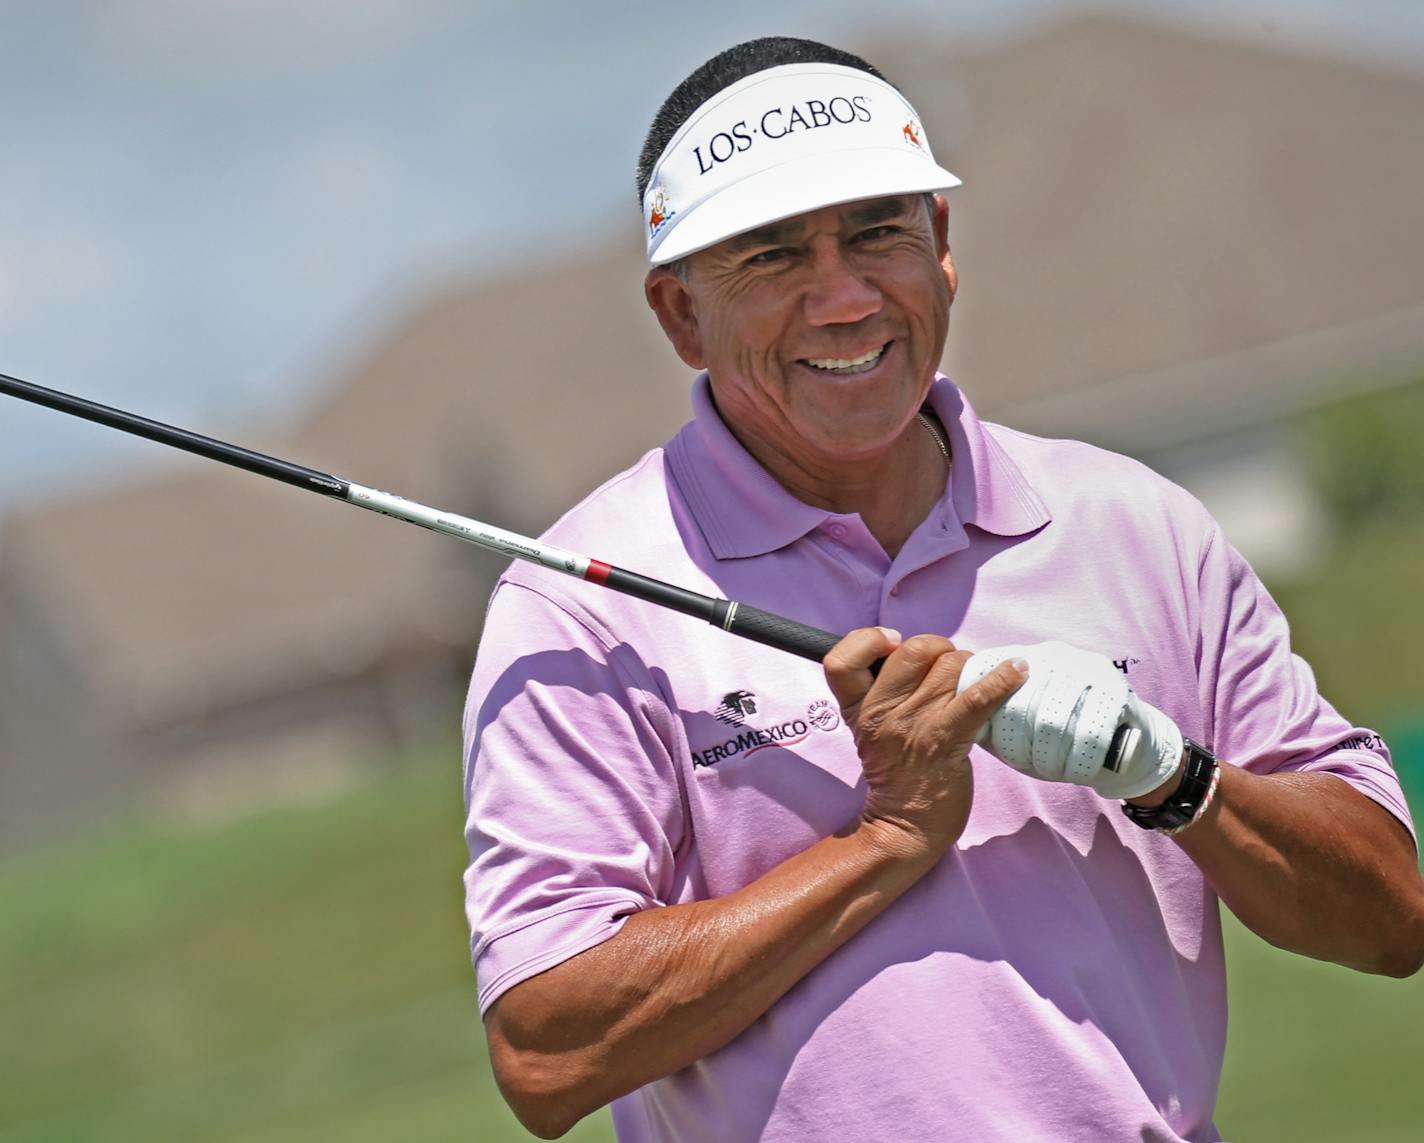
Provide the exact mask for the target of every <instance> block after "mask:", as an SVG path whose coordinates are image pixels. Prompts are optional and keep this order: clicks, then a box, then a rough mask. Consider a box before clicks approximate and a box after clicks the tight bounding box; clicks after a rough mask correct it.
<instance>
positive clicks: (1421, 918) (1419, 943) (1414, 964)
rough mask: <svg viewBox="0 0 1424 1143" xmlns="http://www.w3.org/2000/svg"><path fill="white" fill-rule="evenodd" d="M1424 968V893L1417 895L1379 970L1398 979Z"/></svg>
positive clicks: (1382, 959)
mask: <svg viewBox="0 0 1424 1143" xmlns="http://www.w3.org/2000/svg"><path fill="white" fill-rule="evenodd" d="M1421 968H1424V894H1421V895H1419V896H1417V897H1416V900H1415V901H1414V907H1413V908H1412V909H1411V910H1409V912H1408V914H1407V920H1406V921H1405V923H1404V924H1402V925H1400V932H1399V936H1398V939H1397V940H1395V941H1394V942H1393V944H1392V947H1391V948H1390V949H1389V951H1388V953H1387V954H1386V956H1384V957H1383V958H1381V961H1380V966H1379V970H1378V971H1379V972H1380V974H1381V975H1383V976H1392V977H1394V978H1396V979H1397V980H1403V979H1404V978H1405V977H1408V976H1413V975H1414V974H1415V973H1416V972H1418V971H1419V970H1420V969H1421Z"/></svg>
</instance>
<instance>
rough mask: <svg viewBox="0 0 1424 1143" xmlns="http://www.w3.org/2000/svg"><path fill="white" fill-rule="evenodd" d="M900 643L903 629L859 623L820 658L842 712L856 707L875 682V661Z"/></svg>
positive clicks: (827, 680)
mask: <svg viewBox="0 0 1424 1143" xmlns="http://www.w3.org/2000/svg"><path fill="white" fill-rule="evenodd" d="M899 645H900V632H898V631H896V630H895V629H894V628H891V627H857V628H856V629H855V630H854V631H852V632H851V633H850V634H849V635H847V636H845V638H843V639H842V640H841V641H840V642H839V643H837V644H836V645H835V646H834V647H832V648H831V649H830V650H829V651H827V652H826V657H825V658H824V659H823V660H822V661H821V663H822V666H823V667H824V668H825V672H826V685H827V686H829V687H830V688H831V694H833V695H835V696H836V702H838V703H839V704H840V708H841V713H842V714H843V715H844V714H847V713H849V712H852V711H854V710H855V708H856V707H858V706H859V705H860V703H861V700H863V699H864V698H865V696H866V693H867V692H868V691H869V690H870V687H871V684H872V683H874V682H875V676H874V675H872V674H871V673H870V668H871V666H872V665H873V664H875V663H878V662H879V661H880V660H881V659H883V658H885V657H886V656H887V655H889V654H890V652H892V651H893V650H895V648H896V647H898V646H899Z"/></svg>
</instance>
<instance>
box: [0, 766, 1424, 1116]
mask: <svg viewBox="0 0 1424 1143" xmlns="http://www.w3.org/2000/svg"><path fill="white" fill-rule="evenodd" d="M456 758H457V756H456V753H455V751H454V749H453V748H450V749H448V750H446V751H442V752H434V751H432V752H431V755H430V756H429V757H428V758H426V759H424V760H423V762H419V763H412V764H407V765H405V766H403V767H401V768H398V769H395V770H392V771H391V772H389V773H387V774H386V775H384V776H382V777H381V778H379V779H378V780H376V781H374V782H372V783H371V784H369V785H366V786H364V787H362V788H360V789H357V790H355V791H352V792H349V793H347V794H345V795H343V796H341V797H340V798H338V799H337V800H335V801H332V802H329V803H328V804H326V805H323V806H321V807H316V808H305V809H285V810H280V811H268V812H263V813H258V814H254V815H251V816H249V817H247V818H244V819H242V820H239V821H235V822H232V823H230V824H228V825H225V826H222V827H219V828H212V827H208V828H205V829H203V830H192V829H188V828H185V827H183V826H181V825H179V824H176V823H174V822H172V821H168V822H164V821H161V820H130V821H129V822H127V823H125V824H122V825H117V826H115V827H113V828H112V829H111V830H110V831H109V832H107V833H106V834H105V835H103V836H99V837H91V838H88V839H85V840H84V841H82V842H78V843H75V844H72V845H66V846H62V847H59V848H51V849H47V850H44V851H38V852H35V853H32V854H30V855H28V856H25V857H22V858H18V859H11V860H9V861H8V862H6V863H4V864H0V918H3V923H2V924H0V1013H3V1019H0V1063H3V1080H0V1140H3V1141H4V1143H21V1141H24V1143H40V1141H47V1143H48V1141H54V1143H60V1141H63V1143H74V1141H80V1140H105V1141H119V1140H146V1141H147V1140H232V1141H238V1140H241V1141H243V1143H279V1141H281V1143H287V1141H292V1143H295V1141H298V1140H303V1141H307V1140H342V1141H343V1143H364V1141H367V1140H369V1141H372V1143H375V1141H378V1140H382V1141H384V1140H395V1139H401V1140H414V1141H441V1140H480V1141H490V1143H499V1141H502V1140H513V1139H526V1138H528V1136H527V1135H526V1134H525V1133H524V1132H523V1131H522V1130H521V1129H520V1128H519V1126H518V1124H517V1123H516V1122H515V1121H514V1120H513V1118H512V1116H511V1115H510V1114H509V1112H508V1111H507V1110H506V1109H505V1108H504V1106H503V1104H502V1102H501V1100H500V1098H499V1095H498V1093H497V1092H496V1091H495V1089H494V1085H493V1082H492V1080H491V1077H490V1071H489V1065H488V1061H487V1059H486V1056H485V1050H484V1043H483V1037H482V1035H481V1031H480V1025H479V1020H478V1017H477V1014H476V1005H475V994H474V985H473V979H472V975H471V972H470V969H469V966H468V963H467V960H466V943H467V937H466V932H465V927H464V920H463V917H462V914H461V894H460V870H461V868H462V866H463V862H464V850H463V843H462V841H461V828H460V804H459V803H460V798H459V781H458V776H457V773H456V769H457V762H456ZM1228 937H1229V946H1230V947H1229V964H1230V986H1231V1000H1232V1022H1231V1037H1230V1047H1229V1050H1228V1054H1227V1063H1226V1078H1225V1085H1224V1090H1223V1093H1222V1098H1221V1103H1220V1109H1219V1123H1220V1124H1221V1126H1222V1127H1223V1129H1224V1130H1225V1131H1226V1133H1227V1135H1228V1138H1232V1139H1239V1140H1286V1139H1288V1140H1296V1141H1310V1140H1320V1141H1322V1143H1324V1141H1331V1143H1338V1141H1340V1140H1346V1139H1349V1140H1365V1141H1374V1140H1378V1141H1385V1140H1390V1141H1393V1140H1399V1141H1403V1140H1417V1139H1420V1138H1421V1137H1424V1092H1421V1090H1420V1085H1419V1083H1418V1082H1417V1080H1416V1079H1415V1075H1416V1073H1417V1072H1418V1070H1419V1066H1420V1064H1421V1063H1424V1036H1421V1033H1420V1029H1421V1028H1424V988H1421V986H1420V984H1419V982H1418V981H1412V980H1411V981H1405V982H1400V981H1391V980H1381V979H1376V978H1369V977H1365V976H1360V975H1358V974H1354V973H1350V972H1347V971H1346V970H1344V969H1339V968H1335V967H1332V966H1328V965H1322V964H1317V963H1313V962H1309V961H1306V960H1303V959H1301V958H1298V957H1290V956H1286V955H1285V954H1282V953H1278V952H1276V951H1275V950H1273V949H1271V948H1269V947H1267V946H1266V945H1264V944H1263V943H1262V942H1260V941H1258V940H1256V939H1255V938H1254V937H1252V936H1251V935H1250V934H1249V933H1246V932H1244V931H1243V930H1241V929H1240V927H1239V926H1237V925H1236V924H1235V923H1234V922H1229V928H1228ZM611 1137H612V1135H611V1130H610V1128H609V1123H608V1118H607V1114H606V1113H602V1114H600V1115H598V1116H596V1117H593V1118H591V1119H589V1120H587V1121H585V1122H584V1123H583V1124H581V1125H580V1126H579V1127H578V1128H577V1129H576V1130H575V1132H574V1133H572V1134H571V1135H570V1136H569V1138H572V1139H577V1140H583V1141H588V1140H606V1139H611Z"/></svg>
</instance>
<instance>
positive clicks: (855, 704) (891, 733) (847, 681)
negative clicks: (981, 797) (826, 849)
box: [825, 627, 1024, 856]
mask: <svg viewBox="0 0 1424 1143" xmlns="http://www.w3.org/2000/svg"><path fill="white" fill-rule="evenodd" d="M881 658H884V659H885V663H884V665H883V666H882V667H881V669H880V675H879V677H878V678H874V679H872V677H871V674H870V670H869V668H870V665H871V664H872V663H873V662H875V661H876V660H877V659H881ZM968 660H969V654H968V652H965V651H957V650H955V647H954V644H953V643H951V642H950V641H949V640H948V639H945V638H942V637H941V636H938V635H916V636H915V637H914V638H912V639H906V640H905V641H904V642H901V640H900V635H899V633H898V632H896V631H890V630H889V629H887V628H883V627H863V628H860V629H859V630H857V631H852V632H851V633H850V634H849V635H847V636H846V637H845V638H844V639H842V640H841V641H840V642H839V643H837V644H836V645H835V647H833V648H832V649H831V651H830V653H829V654H827V655H826V658H825V668H826V681H827V682H828V683H829V684H830V688H831V691H832V693H833V694H834V695H835V696H836V700H837V701H838V702H839V703H840V707H841V715H842V717H843V718H844V719H845V720H846V723H847V725H849V726H850V727H851V729H852V731H853V732H854V734H855V742H856V748H857V750H858V751H859V752H860V764H861V767H862V769H863V770H864V771H865V783H866V787H867V789H866V795H865V806H864V808H863V809H862V811H861V819H862V820H863V821H869V822H876V823H884V824H888V825H890V826H891V827H893V828H894V829H895V830H896V831H898V835H899V836H902V837H907V838H909V839H910V840H911V842H912V843H913V844H914V845H915V846H917V847H920V848H922V849H925V850H928V851H930V852H932V853H933V854H934V855H935V856H938V855H939V854H940V853H942V852H943V851H944V850H945V849H947V848H948V847H949V846H951V845H953V844H954V843H955V842H956V841H957V840H959V837H960V835H961V834H962V833H963V832H964V827H965V825H966V823H967V822H968V820H969V807H970V805H971V803H972V802H973V798H974V777H973V770H972V769H971V767H970V763H969V748H970V746H971V745H972V744H973V742H974V740H975V735H976V734H977V733H978V732H979V730H980V729H981V728H982V727H983V726H984V724H985V723H986V722H987V721H988V719H989V716H990V715H991V714H992V713H993V712H994V710H995V709H996V708H997V707H998V706H999V704H1000V703H1001V702H1003V700H1004V699H1005V697H1007V696H1008V695H1009V693H1010V692H1011V691H1013V690H1014V689H1015V688H1016V687H1018V686H1020V685H1022V683H1023V680H1024V674H1023V672H1022V671H1021V670H1020V669H1019V668H1018V667H1016V666H1015V665H1014V663H1013V662H1012V661H1008V660H1006V661H1004V662H1000V663H997V664H996V665H994V666H993V667H992V668H991V669H990V670H988V671H986V672H984V673H983V675H982V676H981V677H980V678H978V679H977V680H976V681H975V682H974V684H973V685H972V686H971V685H968V684H966V685H965V686H963V687H962V688H961V687H960V686H959V683H960V681H961V680H960V671H961V670H962V669H963V667H964V664H965V663H966V662H967V661H968Z"/></svg>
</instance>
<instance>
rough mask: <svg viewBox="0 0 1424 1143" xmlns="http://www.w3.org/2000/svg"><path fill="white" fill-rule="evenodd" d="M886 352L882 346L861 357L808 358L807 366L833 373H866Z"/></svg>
mask: <svg viewBox="0 0 1424 1143" xmlns="http://www.w3.org/2000/svg"><path fill="white" fill-rule="evenodd" d="M888 344H889V343H888V342H887V343H886V345H888ZM884 352H885V346H884V345H882V346H880V347H879V348H878V349H872V350H871V351H870V352H869V353H867V354H864V355H863V356H861V357H808V358H806V364H807V365H810V366H813V367H814V368H816V369H825V370H827V371H828V372H831V373H864V372H865V371H866V370H867V369H869V368H871V367H872V366H873V365H874V364H875V363H876V362H877V361H879V360H880V355H881V354H883V353H884Z"/></svg>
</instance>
